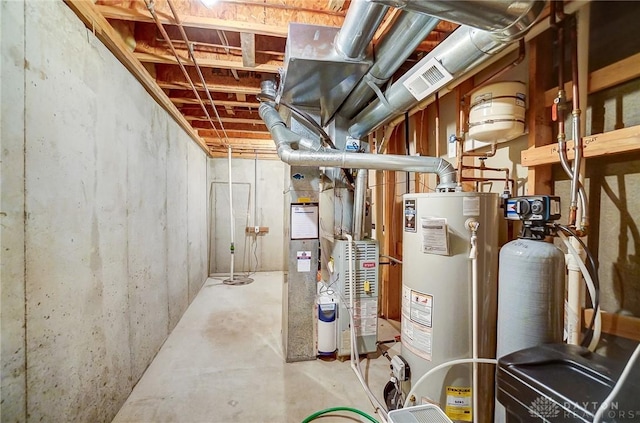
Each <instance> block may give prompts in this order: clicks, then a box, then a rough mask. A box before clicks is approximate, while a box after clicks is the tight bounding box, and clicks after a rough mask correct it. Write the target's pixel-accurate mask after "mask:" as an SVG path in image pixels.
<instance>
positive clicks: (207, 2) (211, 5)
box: [200, 0, 218, 9]
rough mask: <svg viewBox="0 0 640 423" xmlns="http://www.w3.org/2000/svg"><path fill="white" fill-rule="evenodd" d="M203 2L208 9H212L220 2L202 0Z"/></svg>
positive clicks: (216, 0)
mask: <svg viewBox="0 0 640 423" xmlns="http://www.w3.org/2000/svg"><path fill="white" fill-rule="evenodd" d="M200 1H201V2H202V4H204V5H205V6H206V7H207V8H208V9H211V8H212V7H213V6H215V5H216V3H218V0H200Z"/></svg>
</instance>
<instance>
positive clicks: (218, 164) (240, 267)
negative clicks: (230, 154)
mask: <svg viewBox="0 0 640 423" xmlns="http://www.w3.org/2000/svg"><path fill="white" fill-rule="evenodd" d="M287 166H288V165H287V164H286V163H283V162H282V161H280V160H257V161H256V160H251V159H232V161H231V179H232V182H233V204H234V217H235V224H236V228H235V231H234V234H235V260H234V271H237V272H249V271H258V272H262V271H270V270H284V269H283V266H284V264H283V237H284V232H283V216H284V196H285V194H284V191H285V190H286V189H288V187H286V188H285V182H284V177H285V168H286V167H287ZM208 174H209V180H208V181H209V187H208V189H209V195H210V205H209V207H210V209H211V211H210V213H211V215H210V216H211V222H210V230H211V236H210V239H211V246H210V249H209V251H210V256H211V257H210V262H209V267H210V273H211V274H214V273H227V272H229V262H230V260H229V239H230V237H231V235H230V231H229V213H230V212H229V188H228V185H227V184H228V182H229V163H228V161H227V159H222V158H215V159H209V173H208ZM255 205H257V207H255ZM246 226H266V227H268V228H269V233H268V234H264V235H259V236H255V235H251V234H249V235H248V234H246V233H245V228H246ZM256 258H257V263H256Z"/></svg>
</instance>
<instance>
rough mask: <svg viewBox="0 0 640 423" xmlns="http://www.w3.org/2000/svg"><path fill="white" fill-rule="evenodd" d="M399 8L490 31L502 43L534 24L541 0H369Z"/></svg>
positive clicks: (542, 1) (543, 2)
mask: <svg viewBox="0 0 640 423" xmlns="http://www.w3.org/2000/svg"><path fill="white" fill-rule="evenodd" d="M373 1H375V2H378V3H382V4H389V5H392V6H394V7H397V8H399V9H403V10H409V11H412V12H419V13H425V14H427V15H431V16H436V17H438V18H440V19H443V20H446V21H449V22H455V23H458V24H461V25H469V26H471V27H473V28H477V29H481V30H484V31H489V32H492V33H493V35H494V37H496V38H497V39H499V40H502V41H504V42H509V41H514V40H517V39H518V38H520V37H522V36H523V35H524V34H525V33H526V32H527V30H529V28H530V27H531V26H532V25H533V24H534V23H535V21H536V19H537V17H538V15H539V14H540V12H542V10H543V9H544V6H545V1H544V0H518V1H513V2H512V1H504V0H459V1H456V2H455V3H453V4H452V2H451V1H450V0H373Z"/></svg>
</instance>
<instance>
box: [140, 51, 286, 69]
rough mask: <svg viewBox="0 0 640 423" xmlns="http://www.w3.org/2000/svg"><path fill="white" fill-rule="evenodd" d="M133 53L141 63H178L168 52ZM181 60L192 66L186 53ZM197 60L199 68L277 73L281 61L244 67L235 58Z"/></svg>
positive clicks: (199, 58)
mask: <svg viewBox="0 0 640 423" xmlns="http://www.w3.org/2000/svg"><path fill="white" fill-rule="evenodd" d="M133 54H134V56H135V57H136V59H138V60H139V61H140V62H143V63H159V64H166V65H177V64H178V61H177V60H176V58H175V56H173V55H172V54H169V53H147V52H142V51H135V52H134V53H133ZM181 60H182V63H183V64H184V65H185V66H193V63H192V62H191V61H190V60H189V59H188V58H187V57H186V55H185V56H184V57H181ZM197 60H198V65H199V66H200V67H201V68H218V69H236V70H243V71H250V72H264V73H278V71H279V69H280V68H281V67H282V64H281V63H280V64H276V63H260V64H256V66H254V67H251V68H248V67H245V66H244V65H243V64H242V62H241V61H236V60H223V59H210V58H203V57H197ZM272 62H275V61H272Z"/></svg>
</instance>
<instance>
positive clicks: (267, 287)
mask: <svg viewBox="0 0 640 423" xmlns="http://www.w3.org/2000/svg"><path fill="white" fill-rule="evenodd" d="M253 277H254V279H255V281H254V282H253V283H252V284H250V285H245V286H227V285H224V284H222V281H221V280H218V279H214V278H210V279H208V280H207V282H206V283H205V285H204V287H203V288H202V290H201V291H200V293H199V294H198V296H197V297H196V298H195V300H194V301H193V303H192V304H191V306H190V307H189V308H188V309H187V311H186V313H185V314H184V316H183V317H182V319H181V320H180V322H179V323H178V325H177V326H176V328H175V329H174V330H173V332H172V333H171V335H170V336H169V338H168V339H167V341H166V342H165V344H164V345H163V347H162V349H161V350H160V352H159V353H158V355H157V356H156V358H155V359H154V360H153V362H152V363H151V365H150V366H149V368H148V369H147V371H146V372H145V374H144V375H143V377H142V379H141V380H140V381H139V382H138V384H137V385H136V387H135V388H134V390H133V392H132V393H131V395H130V396H129V398H128V400H127V401H126V403H125V404H124V406H123V407H122V409H121V410H120V411H119V413H118V415H117V416H116V417H115V419H114V422H117V423H124V422H300V421H302V420H303V419H304V418H305V417H306V416H308V415H309V414H311V413H313V412H315V411H318V410H321V409H324V408H328V407H335V406H349V407H355V408H358V409H360V410H362V411H364V412H366V413H369V414H373V407H372V406H371V404H370V403H369V401H368V399H367V397H366V395H365V393H364V390H363V389H362V387H361V386H360V384H359V382H358V380H357V378H356V376H355V374H354V373H353V371H352V370H351V368H350V366H349V362H348V360H347V361H345V362H340V361H338V360H334V361H323V360H315V361H306V362H299V363H285V362H284V359H283V354H282V347H281V345H282V342H281V333H280V332H281V310H282V307H281V303H282V272H264V273H258V274H255V275H254V276H253ZM379 326H380V330H379V337H378V339H381V340H382V339H389V338H393V336H394V335H396V334H398V330H397V327H394V326H395V325H393V326H392V325H391V324H390V323H389V322H386V321H384V320H381V321H380V324H379ZM395 349H399V345H397V344H396V346H395V347H393V350H395ZM361 365H362V367H363V371H364V372H365V378H367V379H368V381H369V385H370V386H371V389H372V390H373V392H374V393H375V394H376V396H378V398H382V389H383V387H384V385H385V383H386V382H387V380H388V379H389V362H388V361H387V359H386V358H384V357H382V356H379V357H378V358H375V359H364V358H363V360H362V362H361ZM345 416H349V417H351V416H352V415H350V414H345ZM353 416H355V417H351V420H349V419H347V418H345V417H324V418H321V419H319V421H322V422H329V421H336V422H340V421H361V420H360V419H359V416H357V415H353ZM362 421H365V420H362Z"/></svg>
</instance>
